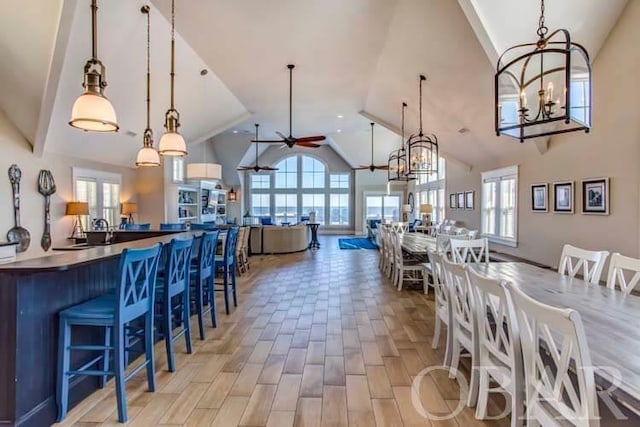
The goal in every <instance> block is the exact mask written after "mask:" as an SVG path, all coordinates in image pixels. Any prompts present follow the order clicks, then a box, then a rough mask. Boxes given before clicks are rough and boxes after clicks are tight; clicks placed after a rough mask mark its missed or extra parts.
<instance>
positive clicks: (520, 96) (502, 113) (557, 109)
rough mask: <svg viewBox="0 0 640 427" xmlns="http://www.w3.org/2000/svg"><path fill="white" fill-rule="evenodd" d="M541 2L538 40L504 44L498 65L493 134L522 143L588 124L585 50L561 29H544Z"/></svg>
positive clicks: (588, 74)
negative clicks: (504, 48) (505, 46)
mask: <svg viewBox="0 0 640 427" xmlns="http://www.w3.org/2000/svg"><path fill="white" fill-rule="evenodd" d="M540 6H541V7H540V20H539V22H538V30H537V34H538V40H537V41H536V42H534V43H525V44H519V45H516V46H513V47H511V48H509V49H507V50H506V51H505V52H504V53H503V54H502V55H501V56H500V58H499V59H498V63H497V65H496V75H495V130H496V134H497V135H498V136H500V135H503V134H504V135H508V136H511V137H514V138H517V139H519V140H520V142H524V140H525V139H530V138H538V137H544V136H550V135H557V134H560V133H566V132H575V131H585V132H589V130H590V129H591V109H592V105H591V64H590V60H589V53H588V52H587V50H586V49H585V48H584V47H583V46H581V45H580V44H578V43H574V42H572V41H571V35H570V34H569V31H567V30H565V29H559V30H556V31H554V32H552V33H551V34H548V33H549V29H548V28H547V26H546V25H545V17H544V13H545V5H544V0H541V5H540Z"/></svg>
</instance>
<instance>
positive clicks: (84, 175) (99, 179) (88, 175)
mask: <svg viewBox="0 0 640 427" xmlns="http://www.w3.org/2000/svg"><path fill="white" fill-rule="evenodd" d="M71 175H72V179H73V198H74V199H76V197H77V192H76V181H77V180H78V179H84V180H86V181H94V182H96V192H97V200H96V202H97V205H96V209H97V212H98V215H100V212H102V211H103V209H104V205H103V204H102V197H101V196H102V184H118V187H119V188H118V198H121V197H122V175H120V174H117V173H112V172H104V171H99V170H93V169H84V168H72V169H71ZM120 203H121V202H120V200H118V205H120ZM119 208H120V206H116V209H119ZM116 217H117V214H116ZM88 218H89V219H88V221H91V220H94V219H98V218H91V215H88ZM109 225H110V226H112V227H117V226H118V224H109Z"/></svg>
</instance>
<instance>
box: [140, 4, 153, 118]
mask: <svg viewBox="0 0 640 427" xmlns="http://www.w3.org/2000/svg"><path fill="white" fill-rule="evenodd" d="M142 11H143V13H145V14H146V15H147V129H151V119H150V116H151V60H150V58H151V17H150V15H151V13H150V12H149V6H143V10H142Z"/></svg>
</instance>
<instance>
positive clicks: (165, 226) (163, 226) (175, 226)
mask: <svg viewBox="0 0 640 427" xmlns="http://www.w3.org/2000/svg"><path fill="white" fill-rule="evenodd" d="M186 229H187V225H186V224H180V223H160V230H163V231H168V230H175V231H184V230H186Z"/></svg>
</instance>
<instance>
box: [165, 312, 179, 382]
mask: <svg viewBox="0 0 640 427" xmlns="http://www.w3.org/2000/svg"><path fill="white" fill-rule="evenodd" d="M162 305H163V312H164V313H163V316H162V327H163V329H164V344H165V347H166V349H167V367H168V369H169V372H175V370H176V366H175V365H176V362H175V356H174V355H173V329H172V325H171V314H172V313H171V302H169V304H167V303H163V304H162Z"/></svg>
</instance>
